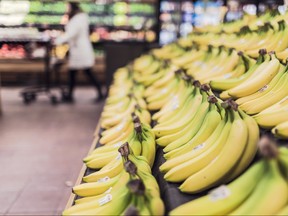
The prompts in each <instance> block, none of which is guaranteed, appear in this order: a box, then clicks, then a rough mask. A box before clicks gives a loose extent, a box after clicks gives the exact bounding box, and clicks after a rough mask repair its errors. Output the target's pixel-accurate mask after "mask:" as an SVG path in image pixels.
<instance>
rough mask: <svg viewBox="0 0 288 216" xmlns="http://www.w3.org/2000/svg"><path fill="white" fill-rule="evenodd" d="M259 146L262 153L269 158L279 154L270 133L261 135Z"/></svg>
mask: <svg viewBox="0 0 288 216" xmlns="http://www.w3.org/2000/svg"><path fill="white" fill-rule="evenodd" d="M258 147H259V151H260V154H261V155H262V156H263V157H266V158H268V159H273V158H276V157H277V156H278V154H279V150H278V148H277V145H276V143H275V142H274V141H273V140H272V139H271V138H270V137H269V136H268V135H264V136H262V137H261V139H260V141H259V143H258Z"/></svg>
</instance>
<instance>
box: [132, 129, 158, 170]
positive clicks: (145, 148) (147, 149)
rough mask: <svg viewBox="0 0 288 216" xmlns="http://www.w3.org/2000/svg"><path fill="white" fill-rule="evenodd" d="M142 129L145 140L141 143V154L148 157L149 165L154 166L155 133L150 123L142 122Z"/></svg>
mask: <svg viewBox="0 0 288 216" xmlns="http://www.w3.org/2000/svg"><path fill="white" fill-rule="evenodd" d="M142 130H143V132H142V135H143V136H142V138H143V140H142V143H141V146H142V151H141V155H143V156H144V157H145V158H146V159H147V161H148V164H149V166H150V167H152V166H153V164H154V160H155V155H156V143H155V135H154V133H153V132H152V129H151V127H150V126H149V125H145V124H142ZM133 152H134V150H133Z"/></svg>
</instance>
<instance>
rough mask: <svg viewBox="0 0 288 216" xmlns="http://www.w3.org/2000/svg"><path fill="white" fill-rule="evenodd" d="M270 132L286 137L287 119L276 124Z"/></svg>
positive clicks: (287, 135) (287, 129) (287, 132)
mask: <svg viewBox="0 0 288 216" xmlns="http://www.w3.org/2000/svg"><path fill="white" fill-rule="evenodd" d="M272 133H273V134H274V135H275V136H276V137H279V138H283V139H288V121H286V122H283V123H281V124H278V125H276V127H274V128H273V129H272Z"/></svg>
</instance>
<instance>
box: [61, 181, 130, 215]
mask: <svg viewBox="0 0 288 216" xmlns="http://www.w3.org/2000/svg"><path fill="white" fill-rule="evenodd" d="M130 199H131V194H130V192H129V190H128V188H127V187H126V186H124V187H122V188H120V189H119V190H117V191H112V192H111V193H107V194H106V195H104V196H103V197H102V198H100V199H97V200H95V201H91V202H88V203H82V204H78V205H75V206H72V207H71V208H69V209H66V210H65V211H64V212H63V215H67V216H68V215H119V214H120V213H122V212H123V210H124V209H125V208H126V206H127V205H128V204H129V202H130Z"/></svg>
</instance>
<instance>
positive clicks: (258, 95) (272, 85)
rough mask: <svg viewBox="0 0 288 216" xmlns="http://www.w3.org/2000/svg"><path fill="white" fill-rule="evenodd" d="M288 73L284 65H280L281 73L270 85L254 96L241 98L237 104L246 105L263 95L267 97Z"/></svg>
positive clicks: (279, 72)
mask: <svg viewBox="0 0 288 216" xmlns="http://www.w3.org/2000/svg"><path fill="white" fill-rule="evenodd" d="M285 71H286V68H285V67H283V66H282V65H280V67H279V71H278V73H277V74H276V76H275V77H274V78H273V79H272V80H271V82H270V83H267V84H266V85H265V86H263V87H262V88H260V89H259V90H258V91H257V92H255V93H254V94H251V95H248V96H245V97H242V98H239V99H237V100H236V103H237V104H239V105H242V104H245V103H247V102H249V101H252V100H254V99H257V98H260V97H262V96H263V95H266V94H267V93H268V92H270V90H271V91H272V89H273V88H274V87H275V86H276V85H277V84H278V83H279V82H280V79H281V78H284V76H283V74H284V72H285Z"/></svg>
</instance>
